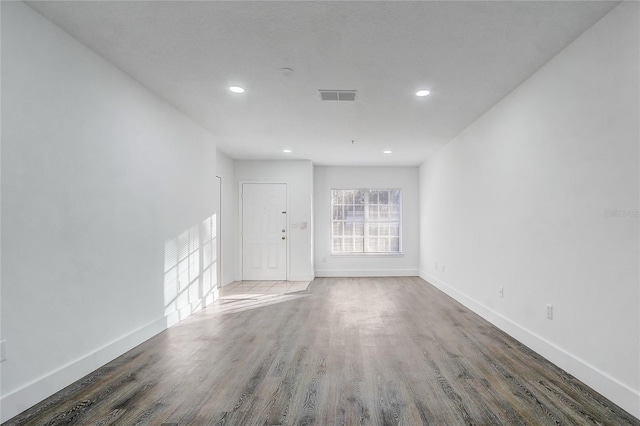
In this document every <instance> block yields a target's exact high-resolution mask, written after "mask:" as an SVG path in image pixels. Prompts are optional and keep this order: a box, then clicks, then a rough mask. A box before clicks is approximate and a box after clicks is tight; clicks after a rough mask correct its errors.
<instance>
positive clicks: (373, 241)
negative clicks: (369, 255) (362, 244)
mask: <svg viewBox="0 0 640 426" xmlns="http://www.w3.org/2000/svg"><path fill="white" fill-rule="evenodd" d="M369 251H371V252H374V253H375V252H377V251H379V250H378V238H377V237H373V238H369Z"/></svg>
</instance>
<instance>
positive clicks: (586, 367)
mask: <svg viewBox="0 0 640 426" xmlns="http://www.w3.org/2000/svg"><path fill="white" fill-rule="evenodd" d="M420 278H422V279H423V280H425V281H426V282H427V283H428V284H431V285H433V286H434V287H436V288H438V289H439V290H441V291H443V292H444V293H446V294H447V295H449V296H451V297H452V298H453V299H455V300H456V301H458V302H459V303H461V304H463V305H464V306H466V307H467V308H469V309H471V310H472V311H473V312H475V313H476V314H478V315H480V316H481V317H482V318H484V319H485V320H487V321H489V322H490V323H491V324H493V325H495V326H496V327H498V328H499V329H500V330H502V331H504V332H505V333H507V334H509V335H510V336H511V337H513V338H514V339H516V340H518V341H519V342H521V343H522V344H524V345H526V346H527V347H529V348H530V349H532V350H534V351H535V352H537V353H538V354H540V355H542V356H543V357H544V358H546V359H547V360H549V361H550V362H552V363H554V364H555V365H557V366H558V367H560V368H562V369H563V370H565V371H566V372H568V373H569V374H571V375H573V376H574V377H576V378H577V379H578V380H581V381H582V382H584V383H585V384H586V385H587V386H589V387H591V388H593V389H594V390H595V391H597V392H599V393H601V394H602V395H604V396H605V397H606V398H608V399H610V400H611V401H613V402H615V403H616V404H618V405H619V406H620V407H622V408H623V409H625V410H626V411H628V412H629V413H630V414H632V415H634V416H635V417H638V418H640V393H639V392H638V391H637V390H634V389H632V388H631V387H629V386H627V385H626V384H624V383H622V382H620V381H619V380H617V379H616V378H614V377H611V376H610V375H608V374H606V373H605V372H603V371H601V370H599V369H598V368H596V367H595V366H593V365H591V364H589V363H587V362H586V361H584V360H582V359H580V358H579V357H577V356H575V355H573V354H572V353H570V352H568V351H566V350H565V349H563V348H561V347H560V346H558V345H556V344H554V343H552V342H550V341H548V340H546V339H545V338H544V337H542V336H540V335H538V334H536V333H534V332H532V331H530V330H528V329H526V328H525V327H523V326H521V325H520V324H517V323H515V322H513V321H512V320H510V319H509V318H507V317H505V316H504V315H502V314H500V313H498V312H496V311H494V310H493V309H490V308H488V307H487V306H485V305H483V304H481V303H479V302H478V301H476V300H474V299H472V298H470V297H469V296H467V295H466V294H463V293H461V292H459V291H458V290H456V289H455V288H453V287H452V286H450V285H448V284H446V283H445V282H443V281H441V280H439V279H438V278H436V277H434V276H432V275H430V274H428V273H426V272H425V271H420Z"/></svg>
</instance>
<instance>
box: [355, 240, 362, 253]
mask: <svg viewBox="0 0 640 426" xmlns="http://www.w3.org/2000/svg"><path fill="white" fill-rule="evenodd" d="M353 251H354V253H363V252H364V238H355V239H354V247H353Z"/></svg>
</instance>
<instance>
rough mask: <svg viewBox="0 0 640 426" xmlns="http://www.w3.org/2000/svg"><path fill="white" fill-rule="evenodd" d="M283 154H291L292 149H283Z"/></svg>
mask: <svg viewBox="0 0 640 426" xmlns="http://www.w3.org/2000/svg"><path fill="white" fill-rule="evenodd" d="M282 152H286V153H287V154H288V153H290V152H291V150H290V149H283V150H282Z"/></svg>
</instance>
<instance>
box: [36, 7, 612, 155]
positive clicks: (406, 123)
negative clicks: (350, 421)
mask: <svg viewBox="0 0 640 426" xmlns="http://www.w3.org/2000/svg"><path fill="white" fill-rule="evenodd" d="M28 4H29V5H31V6H32V7H33V8H34V9H36V10H37V11H39V12H40V13H41V14H43V15H44V16H45V17H47V18H48V19H50V20H51V21H53V22H54V23H56V24H57V25H59V26H60V27H62V28H63V29H65V30H66V31H67V32H69V33H70V34H71V35H73V36H74V37H76V38H77V39H78V40H80V41H81V42H83V43H84V44H86V45H87V46H89V47H90V48H92V49H93V50H94V51H96V52H97V53H98V54H100V55H102V56H103V57H105V58H106V59H107V60H109V61H110V62H111V63H113V64H115V65H116V66H118V67H119V68H120V69H122V70H124V71H125V72H126V73H128V74H129V75H131V76H132V77H134V78H135V79H136V80H138V81H139V82H140V83H142V84H143V85H145V86H146V87H148V88H149V89H150V90H152V91H153V92H155V93H156V94H158V95H159V96H161V97H162V98H164V99H166V100H167V101H168V102H170V103H171V104H173V105H174V106H175V107H176V108H178V109H179V110H181V111H183V112H184V113H185V114H187V115H188V116H190V117H191V118H193V120H195V121H197V122H198V123H200V124H201V125H203V126H204V127H206V128H207V129H209V130H210V131H211V132H212V133H213V134H214V135H215V136H216V138H217V141H218V144H219V147H220V149H221V150H222V151H224V152H226V153H227V154H229V155H230V156H231V157H233V158H236V159H283V158H297V159H311V160H313V161H314V163H316V164H323V165H381V164H387V165H417V164H420V163H421V162H422V161H424V160H425V159H426V158H428V156H429V155H431V154H433V153H434V152H436V151H437V150H438V149H439V148H440V147H442V145H443V144H445V143H446V142H448V141H449V140H451V139H452V138H453V137H454V136H456V135H457V134H458V133H460V132H461V131H462V130H463V129H464V128H465V127H466V126H468V125H469V124H471V123H472V122H473V121H474V120H475V119H476V118H478V117H479V116H480V115H481V114H482V113H483V112H485V111H486V110H487V109H489V108H490V107H491V106H493V105H494V104H495V103H496V102H497V101H499V100H500V99H501V98H503V97H504V96H505V95H507V94H508V93H509V92H510V91H512V90H513V89H514V88H516V87H517V86H518V85H519V84H520V83H521V82H522V81H524V80H525V79H526V78H527V77H529V76H530V75H531V74H533V73H534V72H535V71H536V70H537V69H539V68H540V67H541V66H543V65H544V64H545V63H546V62H547V61H548V60H549V59H551V58H552V57H553V56H554V55H555V54H557V53H558V52H559V51H560V50H562V49H563V48H564V47H565V46H566V45H567V44H569V43H570V42H571V41H572V40H574V39H575V38H576V37H577V36H578V35H580V34H581V33H582V32H583V31H585V30H586V29H587V28H589V27H590V26H591V25H593V24H594V23H595V22H596V21H597V20H598V19H599V18H600V17H602V16H603V15H604V14H606V13H607V12H608V11H609V10H610V9H612V8H613V7H614V6H615V5H616V2H596V1H588V2H578V1H569V2H563V1H550V2H543V1H533V2H519V1H513V2H494V1H491V2H480V1H474V2H436V1H430V2H327V1H307V2H264V1H263V2H242V1H229V2H223V1H213V2H170V1H162V2H153V1H133V2H127V1H119V2H110V1H107V2H91V1H81V2H28ZM282 67H288V68H292V69H293V70H294V73H293V74H292V75H289V76H285V75H282V74H281V73H280V72H279V69H280V68H282ZM231 84H237V85H241V86H243V87H245V88H246V92H245V93H244V94H242V95H236V94H233V93H231V92H229V90H228V87H229V86H230V85H231ZM421 88H427V89H430V90H431V92H432V94H431V95H430V96H428V97H426V98H418V97H416V96H415V95H414V93H415V91H416V90H417V89H421ZM318 89H354V90H357V91H358V92H357V97H356V101H355V102H329V101H325V102H323V101H321V100H320V95H319V93H318ZM352 140H355V144H352V143H351V141H352ZM285 148H288V149H291V150H292V151H293V152H292V153H291V154H283V153H282V150H283V149H285ZM385 149H390V150H393V154H391V155H384V154H382V151H383V150H385Z"/></svg>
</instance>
